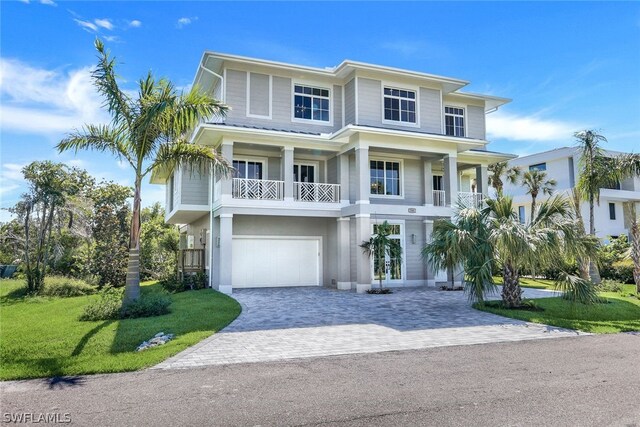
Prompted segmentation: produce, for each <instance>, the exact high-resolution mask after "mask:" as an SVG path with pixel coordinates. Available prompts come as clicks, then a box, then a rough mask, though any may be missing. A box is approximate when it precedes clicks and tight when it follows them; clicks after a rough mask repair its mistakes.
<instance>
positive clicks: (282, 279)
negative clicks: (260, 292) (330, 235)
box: [231, 237, 320, 288]
mask: <svg viewBox="0 0 640 427" xmlns="http://www.w3.org/2000/svg"><path fill="white" fill-rule="evenodd" d="M232 259H233V261H232V263H233V265H232V270H231V271H232V272H233V278H232V280H233V287H234V288H258V287H273V286H319V285H320V240H319V239H279V238H273V237H259V238H256V237H251V238H244V237H234V238H233V253H232Z"/></svg>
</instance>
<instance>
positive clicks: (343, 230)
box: [336, 217, 351, 290]
mask: <svg viewBox="0 0 640 427" xmlns="http://www.w3.org/2000/svg"><path fill="white" fill-rule="evenodd" d="M349 223H350V221H349V218H348V217H345V218H338V219H337V227H338V233H337V241H336V246H337V252H336V255H338V289H340V290H350V289H351V252H350V251H351V245H350V244H351V242H350V241H349Z"/></svg>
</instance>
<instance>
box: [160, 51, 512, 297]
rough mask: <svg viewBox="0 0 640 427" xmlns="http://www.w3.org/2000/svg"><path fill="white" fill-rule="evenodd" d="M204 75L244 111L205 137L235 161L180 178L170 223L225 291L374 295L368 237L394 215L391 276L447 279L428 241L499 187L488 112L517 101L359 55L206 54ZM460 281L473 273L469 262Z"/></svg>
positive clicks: (172, 183) (169, 191) (172, 192)
mask: <svg viewBox="0 0 640 427" xmlns="http://www.w3.org/2000/svg"><path fill="white" fill-rule="evenodd" d="M194 84H196V85H198V86H199V87H200V88H201V89H203V90H205V91H207V92H209V93H211V94H212V95H213V96H214V97H216V98H218V99H221V100H222V101H224V102H225V103H226V104H227V105H229V106H230V108H231V110H230V111H229V113H228V115H227V117H226V118H224V119H218V120H216V121H212V122H208V123H202V124H201V125H200V126H198V128H197V129H195V131H194V133H193V136H192V143H194V144H202V145H206V146H210V147H212V148H215V149H216V150H218V151H219V152H220V153H222V155H223V156H225V157H226V158H227V159H228V160H229V161H230V162H232V164H233V167H234V168H235V171H234V174H233V176H232V177H231V178H229V179H216V178H215V177H214V176H210V175H201V174H198V173H195V172H193V171H190V170H187V169H186V168H183V169H178V170H176V171H175V173H173V174H172V175H170V176H167V175H166V174H164V175H163V174H162V173H156V174H155V175H154V176H153V177H152V182H153V183H156V184H163V185H165V186H166V220H167V222H170V223H174V224H182V225H183V226H182V232H183V235H184V238H183V246H184V250H183V253H182V256H181V268H183V269H184V271H188V268H189V267H195V269H199V268H203V269H204V270H205V271H206V272H207V273H208V274H209V279H210V284H211V286H212V287H213V288H215V289H218V290H220V291H222V292H226V293H230V292H231V291H232V289H235V288H245V287H275V286H327V287H335V288H337V289H345V290H346V289H357V290H358V291H359V292H362V291H364V290H366V289H369V288H370V287H371V284H372V283H375V282H376V281H377V279H378V278H377V277H375V275H374V271H376V272H377V271H378V269H377V268H375V270H374V267H376V266H374V261H373V260H371V259H370V258H369V257H367V255H365V254H364V253H363V251H362V248H360V244H361V243H362V242H363V241H365V240H368V239H369V238H370V237H371V236H372V234H373V233H375V232H376V224H379V223H381V222H382V221H385V220H386V221H388V222H389V223H390V224H392V226H393V227H392V231H393V235H392V238H393V239H397V240H398V241H399V243H400V244H401V246H402V248H403V253H402V256H401V257H400V258H398V259H387V260H386V262H385V271H386V273H385V277H384V278H383V279H384V281H385V284H386V285H388V286H415V285H434V284H435V283H436V281H446V280H447V274H446V273H442V272H437V271H433V269H431V268H430V267H429V266H428V265H426V264H425V262H424V261H423V259H422V258H421V255H420V251H421V248H422V247H423V245H424V244H425V242H426V241H427V239H428V238H429V236H430V235H431V230H432V227H433V221H434V220H435V219H437V218H443V217H444V218H448V217H451V215H452V213H453V210H454V208H455V207H456V205H457V204H458V202H459V201H460V202H462V203H467V204H469V203H479V202H480V201H481V200H482V198H483V197H484V196H485V195H486V194H487V166H488V165H489V164H491V163H494V162H497V161H501V160H505V159H510V158H512V157H514V156H510V155H505V154H501V153H496V152H492V151H489V150H487V144H488V141H487V140H486V133H485V115H486V114H488V113H491V112H492V111H495V110H496V109H497V108H498V107H500V106H501V105H503V104H505V103H506V102H508V101H509V100H507V99H504V98H498V97H494V96H486V95H478V94H472V93H465V92H461V91H460V89H461V88H463V87H464V86H465V85H467V84H468V82H467V81H464V80H460V79H456V78H450V77H442V76H436V75H431V74H425V73H422V72H417V71H409V70H401V69H396V68H390V67H385V66H379V65H373V64H366V63H361V62H355V61H349V60H345V61H344V62H342V63H341V64H340V65H338V66H337V67H332V68H314V67H307V66H300V65H294V64H286V63H279V62H272V61H265V60H261V59H253V58H246V57H240V56H234V55H227V54H219V53H213V52H206V53H205V54H204V56H203V57H202V60H201V62H200V64H199V67H198V71H197V74H196V77H195V81H194ZM454 279H455V280H456V281H460V280H461V277H460V274H459V272H458V274H457V275H455V277H454Z"/></svg>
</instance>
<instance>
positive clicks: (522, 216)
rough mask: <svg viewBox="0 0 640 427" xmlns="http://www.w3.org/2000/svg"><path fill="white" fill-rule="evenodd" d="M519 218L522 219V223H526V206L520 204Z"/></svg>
mask: <svg viewBox="0 0 640 427" xmlns="http://www.w3.org/2000/svg"><path fill="white" fill-rule="evenodd" d="M518 219H519V220H520V224H524V222H525V217H524V206H518Z"/></svg>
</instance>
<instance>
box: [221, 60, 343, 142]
mask: <svg viewBox="0 0 640 427" xmlns="http://www.w3.org/2000/svg"><path fill="white" fill-rule="evenodd" d="M251 79H252V80H251V81H252V87H253V82H254V80H255V81H256V82H257V83H256V84H257V85H258V88H259V89H258V93H257V94H256V95H255V98H254V94H253V90H252V91H251V92H252V94H251V95H250V96H251V112H250V113H251V114H264V115H267V114H268V76H266V75H264V74H255V73H251ZM265 79H266V80H265ZM265 85H266V88H267V90H265V89H264V86H265ZM326 87H329V88H331V96H332V103H331V110H332V119H333V124H331V125H330V124H326V125H325V124H318V123H316V122H311V121H304V122H298V121H293V120H292V116H293V114H292V103H293V93H292V81H291V79H290V78H288V77H280V76H273V78H272V94H271V96H272V106H271V108H272V111H271V113H272V114H271V116H272V118H271V119H268V118H261V117H247V115H246V112H247V104H246V103H247V99H246V98H247V73H246V72H245V71H237V70H231V69H227V80H226V88H227V99H226V102H227V104H228V105H229V106H230V107H231V111H230V112H229V114H228V115H227V119H226V122H227V123H228V124H231V125H233V124H237V125H248V126H258V127H260V126H268V127H270V128H274V129H287V130H297V131H306V132H320V133H331V132H334V131H336V130H338V129H340V128H341V127H342V87H341V86H340V85H331V84H327V85H326ZM254 109H255V110H254ZM265 111H266V112H265Z"/></svg>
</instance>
